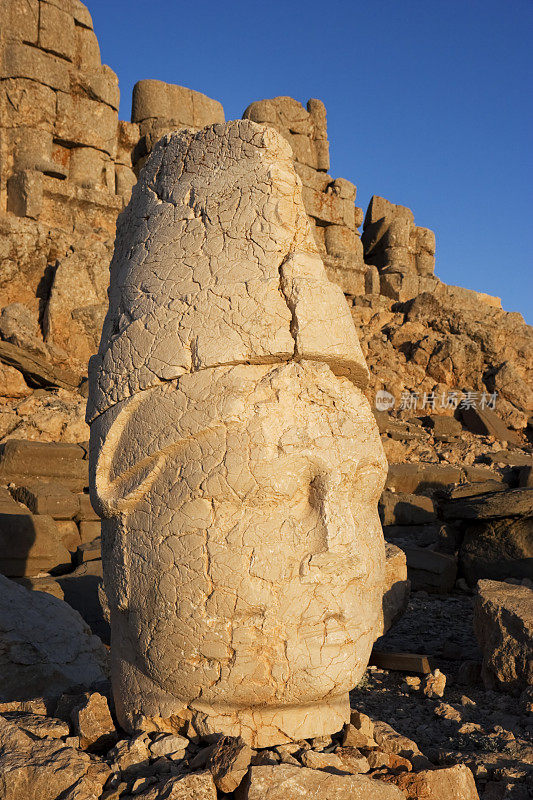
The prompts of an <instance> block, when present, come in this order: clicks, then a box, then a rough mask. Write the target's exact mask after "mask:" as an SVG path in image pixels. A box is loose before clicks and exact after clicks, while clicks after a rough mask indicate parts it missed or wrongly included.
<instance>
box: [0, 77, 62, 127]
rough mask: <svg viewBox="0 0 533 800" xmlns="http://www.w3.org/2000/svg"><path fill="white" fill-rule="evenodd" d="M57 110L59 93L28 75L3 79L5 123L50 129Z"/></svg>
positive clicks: (0, 109)
mask: <svg viewBox="0 0 533 800" xmlns="http://www.w3.org/2000/svg"><path fill="white" fill-rule="evenodd" d="M55 113H56V94H55V91H54V90H53V89H51V88H50V87H49V86H43V84H41V83H37V82H36V81H32V80H28V79H27V78H8V79H6V80H2V81H0V114H1V118H2V124H3V125H9V126H10V127H11V126H12V127H13V128H23V127H28V128H38V129H39V130H41V131H45V130H46V131H51V130H52V126H53V120H54V117H55Z"/></svg>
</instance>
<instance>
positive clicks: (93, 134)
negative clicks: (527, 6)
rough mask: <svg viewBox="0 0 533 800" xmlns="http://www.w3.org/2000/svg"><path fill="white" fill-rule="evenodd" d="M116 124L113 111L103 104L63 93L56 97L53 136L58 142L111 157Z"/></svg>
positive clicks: (114, 149) (113, 150) (114, 148)
mask: <svg viewBox="0 0 533 800" xmlns="http://www.w3.org/2000/svg"><path fill="white" fill-rule="evenodd" d="M117 122H118V116H117V112H116V111H115V110H114V109H113V108H110V107H109V106H108V105H106V104H104V103H100V102H98V101H96V100H91V99H89V98H88V97H80V96H76V95H70V94H65V93H63V92H60V93H59V94H58V96H57V117H56V123H55V136H57V137H58V138H59V139H63V140H65V141H66V142H69V143H71V144H77V145H86V146H87V147H95V148H97V149H98V150H103V151H104V152H105V153H107V154H108V155H110V156H113V155H114V153H115V151H116V140H117Z"/></svg>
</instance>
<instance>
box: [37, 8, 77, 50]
mask: <svg viewBox="0 0 533 800" xmlns="http://www.w3.org/2000/svg"><path fill="white" fill-rule="evenodd" d="M39 47H41V48H42V49H43V50H46V51H47V52H49V53H55V54H56V55H58V56H63V58H66V59H68V60H69V61H73V60H74V56H75V53H76V30H75V25H74V17H73V16H72V14H70V13H69V12H65V11H63V10H62V9H60V8H58V7H57V6H55V5H51V4H50V3H47V2H45V1H44V0H41V3H40V15H39Z"/></svg>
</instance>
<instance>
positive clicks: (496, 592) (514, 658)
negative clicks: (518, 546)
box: [474, 581, 533, 695]
mask: <svg viewBox="0 0 533 800" xmlns="http://www.w3.org/2000/svg"><path fill="white" fill-rule="evenodd" d="M474 631H475V634H476V638H477V640H478V642H479V645H480V647H481V650H482V652H483V666H482V676H483V680H484V683H485V685H486V686H487V688H490V689H500V690H502V691H505V692H509V693H511V694H515V695H516V694H518V693H519V692H521V691H523V690H524V689H526V688H527V687H528V686H532V685H533V646H532V642H533V591H532V590H531V589H530V588H529V587H528V586H515V585H513V584H510V583H503V582H500V581H479V583H478V595H477V596H476V599H475V603H474Z"/></svg>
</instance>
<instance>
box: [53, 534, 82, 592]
mask: <svg viewBox="0 0 533 800" xmlns="http://www.w3.org/2000/svg"><path fill="white" fill-rule="evenodd" d="M55 523H56V528H57V530H58V533H59V538H60V539H61V542H62V544H63V545H64V546H65V547H66V548H67V550H68V551H69V553H70V555H71V557H72V556H73V555H74V553H75V552H76V551H77V549H78V547H79V546H80V545H81V543H82V540H81V536H80V532H79V530H78V526H77V525H76V523H75V522H74V521H73V520H71V519H56V521H55ZM58 585H59V584H58ZM57 596H58V595H56V597H57ZM61 597H62V598H63V594H61Z"/></svg>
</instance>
